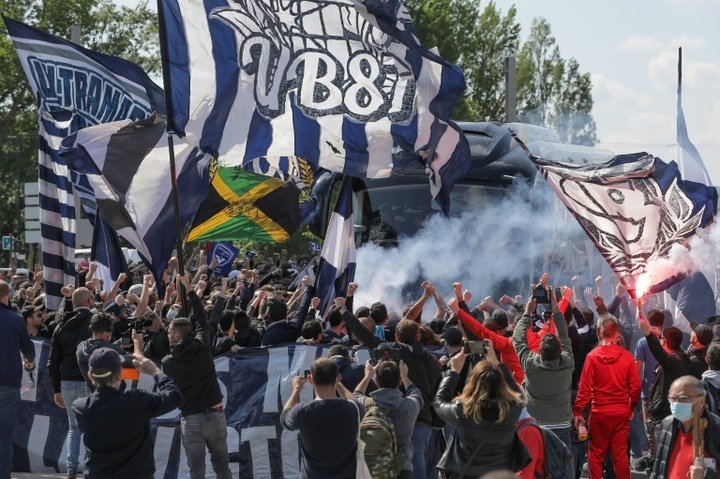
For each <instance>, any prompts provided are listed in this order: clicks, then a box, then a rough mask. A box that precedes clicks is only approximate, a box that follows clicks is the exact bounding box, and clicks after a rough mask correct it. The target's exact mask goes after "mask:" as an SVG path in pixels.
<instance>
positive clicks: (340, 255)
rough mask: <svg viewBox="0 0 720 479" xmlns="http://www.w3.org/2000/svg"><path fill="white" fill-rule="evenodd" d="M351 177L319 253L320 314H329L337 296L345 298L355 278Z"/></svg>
mask: <svg viewBox="0 0 720 479" xmlns="http://www.w3.org/2000/svg"><path fill="white" fill-rule="evenodd" d="M352 200H353V190H352V178H350V177H348V176H346V177H345V178H343V182H342V185H341V186H340V193H339V194H338V198H337V203H336V205H335V211H333V214H332V216H331V217H330V223H329V224H328V229H327V233H326V234H325V243H324V244H323V249H322V253H321V254H320V264H319V265H318V272H317V278H316V280H315V288H316V293H315V294H316V295H317V297H318V298H320V299H321V300H322V302H321V303H320V311H321V313H322V314H325V312H327V310H328V308H329V307H330V305H332V302H333V300H334V299H335V297H336V296H345V291H346V290H347V285H348V284H349V283H350V282H351V281H352V280H353V278H354V277H355V227H354V225H353V204H352Z"/></svg>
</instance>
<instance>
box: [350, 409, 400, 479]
mask: <svg viewBox="0 0 720 479" xmlns="http://www.w3.org/2000/svg"><path fill="white" fill-rule="evenodd" d="M363 405H364V406H365V416H363V418H362V420H361V421H360V439H362V440H363V442H364V443H365V462H366V463H367V466H368V469H369V470H370V475H371V476H372V477H373V479H396V478H397V476H398V475H399V474H400V470H401V469H402V466H403V458H402V457H401V456H402V454H400V453H399V452H398V448H397V438H396V436H395V425H394V424H393V422H392V419H390V417H389V416H388V415H387V413H386V412H385V411H383V410H382V409H380V408H379V407H378V406H377V404H375V401H373V400H372V399H370V398H365V400H364V401H363Z"/></svg>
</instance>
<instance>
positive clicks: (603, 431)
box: [573, 297, 640, 479]
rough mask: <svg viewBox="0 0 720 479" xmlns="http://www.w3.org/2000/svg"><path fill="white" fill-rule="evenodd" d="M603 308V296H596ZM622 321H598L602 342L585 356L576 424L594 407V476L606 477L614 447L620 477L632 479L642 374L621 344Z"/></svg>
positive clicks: (606, 317) (590, 452)
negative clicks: (633, 427)
mask: <svg viewBox="0 0 720 479" xmlns="http://www.w3.org/2000/svg"><path fill="white" fill-rule="evenodd" d="M595 303H596V304H597V305H598V308H600V307H601V306H604V305H603V302H602V298H600V297H596V298H595ZM620 333H621V331H620V324H619V323H618V321H617V319H615V317H614V316H612V315H610V314H604V315H602V316H601V317H600V319H599V320H598V337H599V338H601V343H600V344H599V345H598V347H597V348H595V349H594V350H593V351H592V352H591V353H590V354H588V355H587V358H586V359H585V367H584V369H583V371H582V374H581V376H580V384H579V386H578V393H577V398H576V399H575V408H574V410H573V412H574V414H575V420H574V421H575V426H576V427H579V426H580V425H581V424H584V422H585V420H584V419H583V418H582V413H583V411H584V410H585V409H586V408H587V407H588V406H589V407H590V411H591V412H590V445H589V449H588V466H589V469H590V477H592V478H600V477H602V469H603V462H604V461H605V457H606V455H607V453H608V450H610V455H611V457H612V463H613V469H614V471H615V477H617V479H630V461H629V459H628V454H627V453H628V435H629V433H630V419H631V417H632V413H633V411H634V410H635V406H636V404H637V402H638V399H639V398H640V377H639V375H638V372H637V368H636V367H635V362H634V360H633V357H632V355H631V354H630V353H629V352H628V351H627V350H626V349H624V348H623V347H621V346H619V345H618V341H619V340H620Z"/></svg>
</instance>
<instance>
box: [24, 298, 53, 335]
mask: <svg viewBox="0 0 720 479" xmlns="http://www.w3.org/2000/svg"><path fill="white" fill-rule="evenodd" d="M20 314H21V315H22V317H23V319H24V320H25V327H26V329H27V332H28V334H29V335H30V337H31V338H38V339H41V338H45V339H51V338H52V334H50V330H48V328H47V326H45V307H44V306H25V307H24V308H23V310H22V312H21V313H20Z"/></svg>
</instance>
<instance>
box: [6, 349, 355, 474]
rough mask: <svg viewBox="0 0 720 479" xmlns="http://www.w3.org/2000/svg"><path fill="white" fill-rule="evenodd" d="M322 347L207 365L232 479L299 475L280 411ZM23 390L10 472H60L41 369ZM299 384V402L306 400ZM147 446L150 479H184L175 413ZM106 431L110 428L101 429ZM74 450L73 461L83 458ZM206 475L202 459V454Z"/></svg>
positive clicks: (145, 380)
mask: <svg viewBox="0 0 720 479" xmlns="http://www.w3.org/2000/svg"><path fill="white" fill-rule="evenodd" d="M323 351H324V348H323V347H322V346H305V345H295V344H288V345H283V346H275V347H271V348H250V349H245V350H243V351H242V352H240V353H237V354H233V355H231V356H225V357H220V358H217V359H216V360H215V370H216V371H217V376H218V381H219V383H220V389H221V391H222V393H223V407H224V408H225V414H226V416H227V425H228V428H227V429H228V439H227V440H228V451H229V453H230V470H231V471H232V475H233V477H240V478H243V479H260V478H262V479H267V478H271V479H281V478H285V479H294V478H299V477H300V462H299V449H298V447H299V446H298V441H297V432H291V431H287V430H285V429H283V428H282V426H281V425H280V412H281V411H282V408H283V404H284V403H285V401H287V399H288V398H289V397H290V393H291V389H292V384H291V383H292V379H293V377H295V376H296V375H298V374H303V372H304V371H305V369H308V368H310V365H311V364H312V363H313V361H314V360H315V358H316V357H318V356H321V355H323V354H324V352H323ZM35 352H36V363H37V364H47V358H48V355H49V354H50V343H49V342H40V341H35ZM356 358H357V361H358V362H359V363H361V364H362V363H364V362H365V361H366V360H367V359H369V354H368V352H367V350H360V351H358V352H357V353H356ZM23 374H24V377H23V381H22V384H23V389H22V390H21V392H22V395H21V399H22V400H21V405H20V410H19V413H18V422H17V424H16V426H15V437H14V442H15V448H14V451H15V453H14V458H13V471H14V472H33V473H40V472H46V473H47V472H54V473H61V472H64V469H65V454H66V445H65V438H66V435H67V428H68V426H67V416H66V414H65V411H64V410H63V409H60V408H59V407H57V406H56V405H55V403H54V402H53V398H52V386H51V384H50V378H49V376H48V372H47V369H46V368H39V369H38V370H37V375H38V376H37V378H36V379H37V381H36V386H33V387H29V386H30V385H31V384H32V383H31V381H30V378H29V377H28V375H27V373H26V372H25V373H23ZM154 385H155V382H154V380H153V379H152V378H151V377H150V376H145V375H141V376H140V379H139V380H138V381H132V382H128V384H127V386H128V387H132V388H137V389H142V390H146V391H152V389H153V388H154ZM312 399H313V397H312V388H311V386H310V384H309V383H308V384H306V386H305V389H303V391H302V393H301V395H300V401H303V402H307V401H311V400H312ZM151 430H152V435H153V439H154V442H155V449H154V453H155V466H156V472H155V477H156V478H157V479H173V478H176V477H177V478H187V477H190V474H189V469H188V465H187V459H186V457H185V451H184V449H183V447H182V445H181V441H180V412H179V411H178V410H175V411H173V412H170V413H168V414H166V415H164V416H162V417H159V418H156V419H155V420H153V422H152V428H151ZM108 433H109V434H111V433H112V431H108ZM84 455H85V453H84V451H83V449H82V448H81V451H80V458H81V461H82V459H83V458H84ZM206 458H207V459H206V460H207V467H206V470H207V471H208V472H210V471H212V465H211V464H210V455H209V454H208V455H207V456H206Z"/></svg>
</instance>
